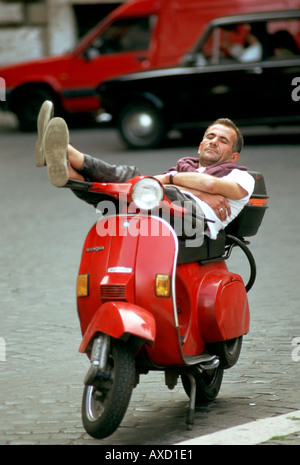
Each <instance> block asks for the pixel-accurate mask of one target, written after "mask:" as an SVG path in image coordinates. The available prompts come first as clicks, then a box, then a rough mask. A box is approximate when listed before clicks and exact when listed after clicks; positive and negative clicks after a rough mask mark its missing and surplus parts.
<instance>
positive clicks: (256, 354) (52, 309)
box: [0, 119, 300, 446]
mask: <svg viewBox="0 0 300 465" xmlns="http://www.w3.org/2000/svg"><path fill="white" fill-rule="evenodd" d="M0 138H1V144H0V162H1V170H0V189H1V201H2V208H1V232H0V244H1V248H0V259H1V262H0V263H1V279H0V296H1V305H0V338H1V339H0V386H1V390H0V444H100V445H103V446H108V445H139V444H149V445H163V444H164V445H167V444H174V443H176V442H180V441H184V440H188V439H191V438H194V437H197V436H203V435H205V434H209V433H213V432H216V431H219V430H222V429H225V428H229V427H233V426H237V425H241V424H244V423H247V422H250V421H252V420H256V419H263V418H268V417H272V416H275V415H280V414H285V413H289V412H292V411H295V410H298V409H299V394H298V386H299V376H300V361H296V360H297V359H298V358H299V357H297V355H300V350H299V351H297V347H295V346H293V345H292V341H293V339H294V338H298V337H300V325H299V301H300V286H299V282H298V281H299V279H298V271H299V244H298V234H297V233H296V234H295V231H298V230H299V226H300V209H299V193H300V188H299V181H298V177H299V169H300V150H299V149H300V144H299V139H298V138H294V137H291V136H289V135H287V136H286V137H285V138H284V143H283V141H282V139H280V138H279V139H278V138H277V137H275V135H273V134H272V133H271V137H268V138H261V139H255V140H254V139H253V138H252V137H248V138H247V139H246V141H247V142H248V144H247V146H246V148H245V150H244V153H243V157H242V160H241V161H242V163H243V164H245V165H247V166H248V168H249V169H254V170H257V171H261V172H263V173H264V175H265V178H266V182H267V187H268V192H269V195H270V197H271V198H270V203H269V206H270V208H269V210H268V211H267V214H266V217H265V220H264V223H263V225H262V227H261V230H260V232H259V234H258V235H257V236H256V237H255V238H254V239H253V241H252V251H253V252H254V254H255V256H256V259H257V266H258V278H257V282H256V285H255V287H254V288H253V290H252V291H251V292H250V295H249V300H250V306H251V331H250V333H249V334H248V335H247V336H246V337H245V338H244V345H243V349H242V354H241V357H240V361H239V363H238V364H237V365H236V366H235V367H234V368H232V369H231V370H228V371H226V372H225V376H224V381H223V385H222V388H221V391H220V394H219V396H218V398H217V399H216V401H215V402H213V403H212V404H210V405H204V406H202V407H200V408H198V409H197V412H196V419H195V425H194V428H193V430H192V431H187V430H186V427H185V416H186V410H187V397H186V395H185V393H184V391H183V388H182V386H181V384H180V383H179V384H178V386H177V387H176V388H175V389H174V390H173V391H169V390H168V389H167V388H166V387H165V385H164V380H163V376H162V375H161V374H160V373H154V374H151V375H147V376H145V377H142V378H141V383H140V384H139V385H138V387H137V388H136V389H135V390H134V393H133V396H132V400H131V403H130V406H129V409H128V412H127V414H126V416H125V419H124V421H123V423H122V425H121V426H120V428H119V429H118V430H117V431H116V432H115V433H114V434H113V435H112V436H111V437H109V438H107V439H105V440H103V441H96V440H93V439H91V438H90V437H89V436H87V435H86V434H85V432H84V429H83V427H82V424H81V413H80V409H81V396H82V389H83V384H82V383H83V378H84V375H85V373H86V371H87V369H88V362H87V359H86V358H85V356H83V355H80V354H78V352H77V351H78V347H79V344H80V339H81V338H80V330H79V322H78V318H77V314H76V300H75V292H74V291H75V280H76V275H77V269H78V265H79V260H80V255H81V248H82V243H83V239H84V237H85V235H86V233H87V231H88V229H89V227H90V226H91V225H92V224H93V223H94V222H95V220H96V219H97V217H96V215H95V212H94V210H93V209H92V208H91V207H89V206H87V205H85V204H83V203H81V202H80V201H79V200H78V199H77V198H76V197H75V196H73V195H72V194H71V193H70V192H69V191H67V190H63V189H56V188H54V187H53V186H51V185H50V184H49V183H48V181H47V173H46V170H45V169H37V168H35V166H34V164H33V159H32V153H33V149H34V144H35V136H34V135H33V134H20V133H19V132H18V131H17V129H16V128H15V127H14V124H11V122H10V120H9V119H8V120H4V122H3V123H2V126H1V127H0ZM71 140H72V143H73V144H74V145H76V146H78V147H79V148H80V149H81V150H83V151H86V152H88V153H91V154H101V155H102V156H103V158H106V159H107V160H110V161H112V162H115V163H121V162H124V163H129V164H137V165H138V166H139V167H140V168H141V170H142V171H144V172H145V173H146V174H151V173H153V172H159V171H161V170H163V169H164V168H168V167H169V166H171V165H172V164H173V162H174V160H176V159H177V158H179V157H180V156H188V155H192V156H196V148H195V147H196V145H187V144H185V145H184V144H177V143H175V142H174V143H173V146H171V147H168V148H165V149H161V150H157V151H145V152H130V151H126V150H124V147H123V145H122V144H121V142H120V141H119V140H118V139H117V137H116V135H115V133H114V132H113V131H111V130H104V131H99V130H97V129H82V130H79V129H77V130H75V129H74V130H72V131H71ZM232 262H233V263H232V266H233V267H237V269H241V270H242V272H243V273H244V272H245V274H246V271H244V266H243V261H242V258H241V257H240V256H238V255H237V256H236V257H235V258H233V261H232ZM4 349H5V351H4ZM293 351H294V352H293ZM293 353H294V360H293V357H292V354H293ZM299 443H300V440H299Z"/></svg>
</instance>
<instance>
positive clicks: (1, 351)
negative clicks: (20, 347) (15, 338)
mask: <svg viewBox="0 0 300 465" xmlns="http://www.w3.org/2000/svg"><path fill="white" fill-rule="evenodd" d="M5 360H6V344H5V339H4V338H3V337H0V362H5Z"/></svg>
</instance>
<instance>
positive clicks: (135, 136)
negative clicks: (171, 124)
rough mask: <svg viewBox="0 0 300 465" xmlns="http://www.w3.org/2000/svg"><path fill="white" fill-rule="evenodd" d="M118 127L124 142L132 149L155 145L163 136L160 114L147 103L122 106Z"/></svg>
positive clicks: (163, 126) (163, 130)
mask: <svg viewBox="0 0 300 465" xmlns="http://www.w3.org/2000/svg"><path fill="white" fill-rule="evenodd" d="M118 128H119V131H120V135H121V137H122V139H123V141H124V142H125V144H126V145H127V146H128V147H129V148H134V149H145V148H152V147H155V146H157V145H159V144H160V143H161V142H162V140H163V138H164V136H165V124H164V121H163V118H162V115H161V114H160V112H159V111H158V110H157V109H156V108H155V107H154V106H152V105H150V104H147V103H136V104H130V105H127V106H126V107H124V109H123V110H122V111H121V113H120V116H119V122H118Z"/></svg>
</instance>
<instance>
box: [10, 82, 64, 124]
mask: <svg viewBox="0 0 300 465" xmlns="http://www.w3.org/2000/svg"><path fill="white" fill-rule="evenodd" d="M45 100H51V101H52V102H53V103H54V105H55V100H56V99H55V97H54V96H53V94H52V93H51V92H50V91H48V90H47V89H43V88H41V87H39V86H36V87H33V86H28V87H27V86H26V87H24V88H22V89H20V90H18V92H17V93H16V95H15V104H14V111H15V113H16V115H17V118H18V122H19V127H20V129H21V130H23V131H36V129H37V117H38V114H39V111H40V108H41V106H42V104H43V102H44V101H45Z"/></svg>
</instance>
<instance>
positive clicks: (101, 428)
mask: <svg viewBox="0 0 300 465" xmlns="http://www.w3.org/2000/svg"><path fill="white" fill-rule="evenodd" d="M134 385H135V361H134V357H133V355H132V353H131V352H130V350H129V349H128V347H127V346H126V345H125V344H124V343H123V342H121V341H115V342H114V343H113V344H112V345H111V350H110V354H109V357H108V362H107V367H106V370H105V374H104V375H103V376H98V377H97V378H96V380H95V382H94V384H93V385H92V386H85V388H84V391H83V400H82V423H83V426H84V428H85V430H86V432H87V433H88V434H89V435H90V436H92V437H93V438H96V439H102V438H105V437H107V436H110V435H111V434H112V433H113V432H114V431H115V430H116V429H117V428H118V426H119V425H120V423H121V421H122V419H123V417H124V415H125V413H126V410H127V407H128V404H129V401H130V397H131V394H132V390H133V387H134Z"/></svg>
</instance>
